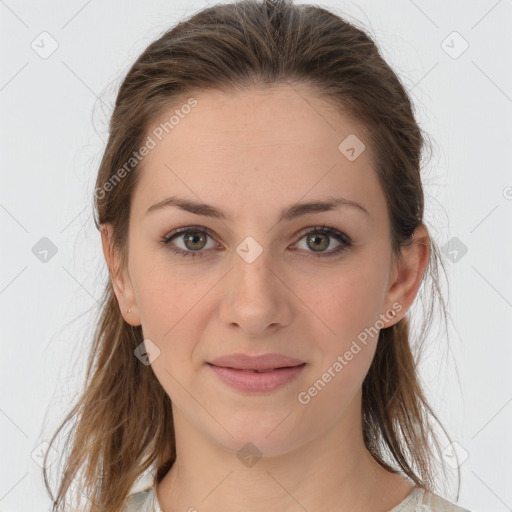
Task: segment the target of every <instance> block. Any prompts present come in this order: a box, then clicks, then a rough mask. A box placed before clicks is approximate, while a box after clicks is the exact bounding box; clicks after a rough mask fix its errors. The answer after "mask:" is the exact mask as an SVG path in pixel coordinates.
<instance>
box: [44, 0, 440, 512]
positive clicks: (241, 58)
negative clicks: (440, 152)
mask: <svg viewBox="0 0 512 512" xmlns="http://www.w3.org/2000/svg"><path fill="white" fill-rule="evenodd" d="M282 83H287V84H289V85H292V86H293V84H307V85H309V86H312V87H313V90H315V91H317V92H318V93H319V95H320V96H321V97H323V98H325V99H326V100H328V101H330V102H332V103H333V104H334V105H336V106H337V107H338V108H339V109H340V110H343V112H346V113H348V114H350V115H351V116H353V118H354V119H357V120H359V121H360V122H361V123H362V124H363V126H364V127H365V128H366V129H367V133H368V137H369V139H368V142H369V144H370V147H371V149H372V153H373V154H374V155H375V172H376V173H377V175H378V178H379V180H380V183H381V186H382V189H383V191H384V194H385V197H386V202H387V206H388V212H389V223H390V228H391V244H392V248H393V254H394V255H395V256H397V257H400V249H401V247H403V246H405V245H407V244H410V243H411V242H412V236H413V233H414V231H415V229H416V228H417V227H418V226H420V225H422V224H424V221H423V210H424V195H423V189H422V183H421V179H420V157H421V153H422V148H423V146H424V143H425V142H426V137H425V136H424V134H423V132H422V130H421V129H420V127H419V126H418V124H417V122H416V120H415V117H414V114H413V109H412V105H411V101H410V99H409V97H408V94H407V92H406V90H405V88H404V86H403V85H402V83H401V81H400V79H399V78H398V77H397V75H396V74H395V73H394V72H393V71H392V69H391V68H390V67H389V65H388V64H387V63H386V62H385V61H384V59H383V58H382V56H381V55H380V53H379V50H378V48H377V46H376V44H375V43H374V42H373V40H372V38H371V37H369V36H368V35H367V34H366V33H365V31H364V30H363V29H359V28H357V27H356V26H355V25H354V24H352V23H348V22H347V21H345V20H344V19H343V18H342V17H340V16H339V15H336V14H334V13H332V12H329V11H328V10H326V9H324V8H322V7H319V6H313V5H294V4H293V3H292V2H291V1H290V0H269V1H264V2H262V1H256V0H242V1H239V2H235V3H231V4H224V5H215V6H212V7H208V8H206V9H203V10H201V11H199V12H197V13H196V14H194V15H192V16H190V17H189V18H188V19H186V20H185V21H182V22H180V23H178V24H177V25H176V26H174V27H173V28H172V29H170V30H168V31H166V32H165V33H164V34H163V35H162V36H161V37H160V38H159V39H157V40H156V41H154V42H153V43H151V44H150V45H149V46H148V47H147V48H146V49H145V51H144V52H143V53H142V54H141V55H140V56H139V58H138V59H137V60H136V62H135V63H134V64H133V66H132V67H131V68H130V70H129V72H128V73H127V75H126V77H125V79H124V81H123V82H122V84H121V86H120V89H119V92H118V95H117V99H116V103H115V108H114V110H113V113H112V116H111V120H110V126H109V138H108V142H107V144H106V148H105V151H104V154H103V158H102V160H101V163H100V166H99V171H98V176H97V181H96V193H95V197H94V201H95V204H94V207H95V214H96V218H95V224H96V227H97V228H98V229H101V228H102V225H104V224H105V223H111V224H112V228H113V231H112V236H113V246H114V247H115V249H116V250H117V251H118V252H119V255H120V257H121V260H120V261H121V264H120V266H119V268H122V266H123V265H124V264H125V263H126V261H127V253H126V251H127V243H126V242H127V233H128V220H129V216H130V215H129V214H130V204H131V199H132V195H133V190H134V187H135V185H136V183H137V179H138V176H139V175H140V165H134V166H133V169H131V170H130V172H127V173H123V177H122V179H118V178H119V169H121V168H123V166H125V164H126V162H128V161H129V160H130V158H131V157H132V155H133V154H134V152H136V151H137V150H138V149H139V148H140V147H141V146H142V145H143V143H144V141H145V139H146V137H147V134H148V130H149V127H150V126H151V123H153V122H154V121H155V119H156V118H157V117H158V116H159V115H160V114H161V113H162V112H163V111H164V110H167V109H168V108H169V106H171V105H178V104H179V103H180V102H183V101H185V99H186V98H187V97H190V96H191V95H192V94H193V93H194V92H197V93H199V92H201V91H202V90H208V89H210V90H218V91H224V92H227V93H236V92H240V91H243V90H245V89H248V88H251V87H256V86H258V87H261V86H263V87H266V86H268V87H271V86H272V85H276V84H282ZM340 142H341V141H340ZM116 173H117V179H116V180H114V178H116ZM113 180H114V181H113ZM107 182H110V183H111V185H113V186H110V187H106V186H105V184H106V183H107ZM429 245H430V247H429V249H430V257H429V263H428V266H427V269H426V272H425V274H424V278H423V282H422V287H425V286H426V285H425V276H426V277H428V278H430V279H431V286H430V287H429V288H428V289H427V290H428V291H429V297H430V300H429V301H427V303H426V304H427V305H426V307H425V312H426V314H425V320H424V326H423V328H422V332H426V327H428V325H429V324H430V323H431V322H432V319H433V311H434V299H435V298H436V297H437V298H438V299H441V303H442V308H441V309H442V310H443V311H444V307H445V306H444V302H443V301H442V297H441V295H440V293H439V292H440V290H439V272H438V269H439V264H438V263H439V262H440V261H441V260H440V257H439V251H438V249H437V248H436V245H435V243H434V242H433V241H432V240H430V242H429ZM441 266H442V261H441ZM110 277H112V276H110ZM408 322H409V318H408V317H405V318H403V319H402V320H400V321H399V322H398V323H396V324H395V325H393V326H391V327H389V328H385V329H382V330H381V331H380V334H379V340H378V344H377V348H376V353H375V356H374V359H373V361H372V364H371V367H370V369H369V371H368V374H367V376H366V378H365V380H364V382H363V389H362V393H363V403H362V406H363V418H362V420H363V421H362V424H363V435H364V442H365V445H366V447H367V449H368V450H369V452H370V453H371V454H372V456H373V457H374V458H375V460H376V461H378V462H379V463H380V464H381V465H382V466H383V467H385V468H386V469H387V470H389V471H392V472H397V471H401V472H403V473H404V474H405V475H407V476H408V477H410V478H411V479H412V480H413V481H414V482H415V483H416V484H417V485H419V486H422V487H424V488H426V489H429V490H433V491H434V490H435V487H434V484H435V482H434V480H435V479H434V477H435V470H434V465H435V464H434V463H435V460H436V459H435V454H434V452H433V447H432V446H431V444H430V443H431V442H432V440H433V441H434V444H436V448H437V449H439V444H438V443H437V441H436V436H435V435H434V432H433V428H432V425H433V424H432V420H435V421H436V422H437V423H438V424H439V425H440V423H439V422H438V421H437V418H436V416H435V414H434V412H433V411H432V409H431V407H430V406H429V404H428V402H427V400H426V398H425V395H424V393H423V391H422V387H421V385H420V381H419V375H418V370H417V361H415V359H414V357H413V354H412V351H411V346H410V343H409V341H410V340H409V337H410V336H409V331H410V328H409V324H408ZM142 340H143V334H142V329H141V327H140V326H137V327H133V326H131V325H129V324H128V323H127V322H125V321H124V319H123V316H122V315H121V312H120V309H119V304H118V302H117V299H116V296H115V294H114V290H113V287H112V281H111V279H108V280H107V282H106V283H105V290H104V295H103V299H102V304H101V309H100V311H99V316H98V323H97V326H96V330H95V333H94V343H93V345H92V347H91V352H90V355H89V358H88V366H87V374H86V382H85V387H84V391H83V393H82V394H81V396H80V397H79V399H78V400H77V402H76V405H74V407H73V408H72V410H71V411H70V412H69V414H68V415H67V417H66V418H65V419H64V421H63V422H62V423H61V425H60V427H59V428H58V430H57V431H56V432H55V434H54V436H53V438H52V440H51V443H50V444H52V443H53V441H54V440H55V438H56V436H57V435H58V434H59V432H60V431H61V430H62V428H63V427H64V426H65V425H66V424H67V423H68V422H70V421H71V420H73V419H75V420H76V430H75V432H74V435H73V436H69V438H68V443H71V449H70V450H69V453H68V455H67V458H66V464H65V467H64V471H63V475H62V478H61V480H60V487H59V489H58V494H57V496H56V497H53V494H52V493H51V491H50V487H49V485H48V479H47V474H46V469H45V470H44V479H45V484H46V487H47V489H48V492H50V495H51V496H52V500H53V510H54V511H57V510H62V509H63V506H64V503H65V499H66V496H67V494H66V493H67V492H68V488H69V485H70V483H71V482H72V481H73V480H74V479H76V478H77V476H78V475H79V474H80V472H81V471H82V470H83V475H82V477H83V485H82V486H81V488H82V491H83V492H84V493H85V494H87V495H88V497H89V498H90V499H91V500H92V501H91V508H90V510H91V511H92V510H100V511H114V512H116V511H119V510H122V508H123V504H124V503H125V499H126V497H127V495H128V492H129V490H130V488H131V487H132V485H133V484H134V482H135V481H136V480H137V477H138V476H139V475H141V474H142V473H143V472H144V471H146V470H148V468H150V467H151V466H153V465H154V467H155V468H156V480H157V482H160V481H161V480H162V478H163V477H164V476H165V474H166V473H167V471H168V470H169V469H170V468H171V466H172V464H173V462H174V461H175V458H176V450H175V438H174V427H173V416H172V409H171V400H170V398H169V396H168V395H167V394H166V393H165V391H164V389H163V388H162V386H161V385H160V383H159V381H158V380H157V378H156V377H155V374H154V373H153V371H152V368H151V366H147V365H144V364H141V362H140V361H139V359H137V358H136V357H135V356H134V350H135V348H136V347H137V346H138V345H140V343H141V342H142ZM417 341H418V342H419V340H417ZM443 431H444V429H443ZM444 432H445V431H444ZM445 433H446V432H445ZM438 451H439V450H438ZM92 502H94V505H93V503H92Z"/></svg>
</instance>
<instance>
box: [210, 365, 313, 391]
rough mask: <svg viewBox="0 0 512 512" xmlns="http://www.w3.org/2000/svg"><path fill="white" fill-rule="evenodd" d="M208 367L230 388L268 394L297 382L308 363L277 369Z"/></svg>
mask: <svg viewBox="0 0 512 512" xmlns="http://www.w3.org/2000/svg"><path fill="white" fill-rule="evenodd" d="M208 366H209V367H210V368H211V369H212V370H213V372H214V373H215V374H216V375H217V377H219V378H220V381H221V382H223V383H224V384H227V385H228V386H229V387H230V388H233V389H236V390H238V391H243V392H246V393H268V392H271V391H275V390H277V389H279V388H281V387H283V386H285V385H286V384H288V383H290V382H292V381H293V380H295V379H296V378H297V377H298V376H299V375H300V374H301V373H302V372H303V370H304V368H305V366H306V363H301V364H298V365H295V366H283V367H277V368H232V367H229V366H217V365H214V364H212V363H208Z"/></svg>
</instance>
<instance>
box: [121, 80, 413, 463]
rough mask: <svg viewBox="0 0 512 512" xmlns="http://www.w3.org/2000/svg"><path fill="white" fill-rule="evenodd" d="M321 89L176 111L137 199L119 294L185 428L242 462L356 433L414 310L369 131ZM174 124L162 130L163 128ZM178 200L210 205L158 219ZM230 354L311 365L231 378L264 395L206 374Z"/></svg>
mask: <svg viewBox="0 0 512 512" xmlns="http://www.w3.org/2000/svg"><path fill="white" fill-rule="evenodd" d="M311 91H312V90H311V89H307V88H306V87H304V86H302V87H299V86H294V87H293V88H292V87H290V86H288V85H286V86H285V85H282V86H274V87H273V88H271V89H267V90H263V89H261V90H258V89H251V90H247V91H245V92H243V93H240V94H238V95H236V96H235V95H226V94H223V93H221V92H217V91H208V92H202V93H200V94H197V95H194V98H195V100H196V101H197V104H195V106H193V107H191V108H187V107H184V108H180V107H181V105H176V106H173V107H172V108H170V109H169V110H168V111H166V112H165V113H164V114H163V115H161V116H160V117H159V118H158V119H157V120H155V122H154V125H153V126H152V129H151V130H150V131H149V132H148V134H147V135H148V136H149V137H151V139H152V140H153V142H154V143H155V144H152V143H148V147H149V146H153V145H154V146H155V147H152V148H151V149H149V152H148V154H147V156H145V157H144V159H143V162H142V164H143V168H142V169H141V170H140V172H141V173H142V174H141V176H140V178H141V179H140V182H139V183H138V185H137V188H136V189H135V192H134V196H133V198H132V207H131V212H130V223H129V225H130V227H129V242H128V258H129V260H128V264H127V267H126V268H125V269H124V271H123V273H122V275H121V277H119V281H117V284H118V287H116V294H117V296H118V299H119V302H120V305H121V308H122V310H123V315H124V316H125V319H126V321H128V322H129V323H131V324H133V325H139V324H141V325H142V330H143V333H144V338H145V339H146V342H145V343H146V348H147V349H148V351H149V352H150V354H151V355H150V357H151V358H153V357H155V358H154V360H153V361H152V363H151V364H152V369H153V371H154V373H155V375H156V377H157V378H158V380H159V381H160V383H161V385H162V386H163V388H164V389H165V391H166V392H167V394H168V395H169V397H170V398H171V400H172V403H173V411H174V414H175V419H177V418H180V421H182V422H186V423H187V424H189V425H190V426H191V427H192V428H195V429H197V431H200V432H201V433H202V434H204V436H206V437H207V438H209V439H210V440H212V441H214V442H215V443H217V444H218V445H220V446H222V447H224V448H227V449H229V450H233V451H236V450H239V449H240V448H241V447H242V446H244V445H245V444H246V443H248V442H250V443H252V444H253V445H255V446H256V447H257V448H258V449H259V450H260V451H261V452H263V453H265V454H268V455H271V454H280V453H284V452H287V451H289V450H291V449H293V448H295V447H298V446H300V445H304V444H305V443H307V442H308V441H311V440H312V439H314V438H316V437H318V436H321V435H322V433H324V432H325V431H327V430H329V429H332V428H333V427H336V426H337V425H339V424H341V423H343V422H345V424H346V425H348V424H352V425H356V426H357V425H359V423H358V421H359V418H360V412H359V411H360V409H359V407H360V391H361V385H362V382H363V379H364V377H365V375H366V373H367V371H368V368H369V365H370V363H371V360H372V357H373V355H374V352H375V348H376V342H377V338H378V336H377V335H376V332H377V331H378V329H380V328H382V327H385V326H389V325H392V324H393V323H396V322H397V321H398V320H399V319H400V318H401V317H403V315H404V314H405V311H406V309H407V308H408V305H409V304H402V303H401V302H400V301H399V300H398V299H400V295H399V293H398V291H396V290H397V286H398V285H397V286H393V284H394V279H395V265H394V261H393V259H392V251H391V241H390V230H389V224H388V214H387V207H386V202H385V198H384V194H383V191H382V189H381V187H380V184H379V182H378V179H377V175H376V173H375V171H374V167H373V162H372V156H371V148H370V147H369V144H368V141H367V138H366V136H365V132H364V129H363V127H362V126H361V125H360V124H359V123H355V122H354V121H353V120H351V119H349V118H347V117H343V116H342V115H341V114H339V113H338V112H337V111H335V110H334V108H332V107H329V106H328V104H327V103H325V102H323V101H322V100H320V99H318V98H315V97H314V95H313V94H311ZM189 104H191V103H189ZM176 110H178V114H179V115H178V114H176V112H175V111H176ZM185 112H186V113H185ZM173 114H174V115H175V117H174V118H173V121H172V126H173V127H172V128H169V126H170V125H169V124H168V125H167V131H168V134H166V132H165V130H162V125H161V124H160V123H165V122H169V119H170V118H171V116H172V115H173ZM177 120H178V121H177ZM159 127H160V128H159ZM162 133H163V135H164V136H162ZM155 134H157V135H158V136H157V135H155ZM347 137H348V139H347ZM160 139H161V140H160ZM147 140H149V139H147ZM340 144H341V146H340ZM363 144H364V145H365V147H364V146H363ZM137 172H139V171H137ZM171 197H173V198H175V199H176V201H177V200H178V199H177V198H179V201H182V202H184V203H185V202H186V203H188V204H190V205H191V204H192V203H201V204H202V205H203V207H202V209H201V211H198V212H196V213H193V212H191V211H188V209H186V208H180V207H178V206H176V205H170V204H168V205H167V206H161V207H155V205H159V204H162V202H164V201H166V200H167V199H168V198H171ZM331 201H334V202H335V201H339V202H338V203H337V204H336V205H335V206H333V207H330V208H328V207H320V206H316V207H313V206H311V207H310V208H298V207H297V206H296V205H297V204H303V203H316V202H318V203H323V202H331ZM205 205H209V206H208V207H206V206H205ZM212 212H215V215H213V214H212ZM217 212H220V213H217ZM283 212H284V213H283ZM221 215H222V218H221ZM322 226H325V227H326V228H328V229H329V230H331V231H330V232H324V233H322V232H321V231H318V228H319V227H322ZM183 228H189V229H190V231H189V233H188V234H187V233H186V232H183V231H182V232H181V233H179V234H174V231H175V230H178V229H183ZM308 232H309V233H311V234H310V235H309V236H308ZM337 235H339V236H338V239H337V238H336V236H337ZM165 238H167V239H168V240H169V239H171V238H172V240H169V241H168V242H167V244H165V243H163V242H162V240H163V239H165ZM172 248H174V249H176V250H178V251H182V253H183V254H176V253H173V252H171V249H172ZM338 249H341V251H338ZM397 300H398V302H397ZM128 308H130V309H131V312H130V313H127V312H126V310H127V309H128ZM400 311H401V312H400ZM148 340H151V342H150V343H149V342H148ZM141 341H142V340H141ZM155 346H156V347H157V349H158V350H155V348H154V347H155ZM231 354H246V355H264V354H279V355H282V356H286V357H289V358H294V359H295V360H298V361H296V362H295V364H297V365H298V363H305V365H304V364H303V365H302V366H301V367H300V368H299V369H297V370H291V371H290V369H288V370H284V371H283V370H277V371H275V372H272V375H268V376H265V375H264V374H255V373H254V372H242V370H226V373H227V374H229V375H231V376H232V377H233V378H235V379H237V378H239V379H245V378H246V379H248V380H249V384H247V385H249V386H250V385H254V386H255V388H253V389H252V390H248V389H241V388H239V387H238V388H237V387H234V386H233V385H231V384H229V383H227V382H226V381H225V380H224V378H222V377H221V375H220V373H218V372H217V371H215V370H214V368H213V367H212V366H211V364H209V363H211V362H212V361H213V360H215V359H216V358H220V357H223V356H228V355H231ZM141 364H143V363H142V362H141ZM269 365H272V363H269ZM269 365H267V366H269ZM219 366H222V365H219ZM227 366H229V365H227ZM274 366H277V363H275V365H274ZM220 371H222V370H220ZM242 373H244V375H245V377H243V376H242ZM284 375H287V377H284ZM291 377H293V378H291ZM256 379H259V380H256ZM265 379H266V380H265ZM274 379H275V380H274ZM251 383H252V384H251ZM265 383H267V385H268V386H269V387H268V388H265V387H264V386H265ZM269 383H270V384H269ZM279 383H280V384H279ZM315 383H316V384H315ZM258 386H259V387H258ZM181 435H186V432H182V434H181Z"/></svg>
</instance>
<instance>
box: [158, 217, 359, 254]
mask: <svg viewBox="0 0 512 512" xmlns="http://www.w3.org/2000/svg"><path fill="white" fill-rule="evenodd" d="M189 232H194V233H196V232H201V233H206V234H207V235H208V236H210V237H211V238H213V236H212V235H211V234H210V230H209V229H207V228H203V227H201V226H187V227H185V228H179V229H176V230H174V231H172V232H171V233H170V234H169V235H167V236H165V237H164V238H162V240H161V243H162V245H164V246H165V248H166V249H167V250H168V251H170V252H171V253H172V254H175V255H178V256H183V257H191V258H195V257H198V256H199V257H203V252H204V251H205V250H204V249H202V250H200V251H184V250H182V249H177V248H176V247H173V246H171V245H170V242H171V240H172V239H174V238H176V237H177V235H178V234H179V235H183V234H187V233H189ZM313 233H321V234H323V235H329V236H331V237H333V238H334V239H336V240H337V241H338V242H340V244H341V245H340V246H339V247H337V248H336V249H333V250H331V251H329V252H325V253H318V254H315V253H314V252H310V251H308V252H310V254H309V255H307V256H305V257H306V258H328V257H333V256H336V255H338V254H340V253H342V252H343V251H345V250H346V249H348V248H349V247H350V246H351V245H352V241H351V239H350V238H349V237H348V236H347V235H345V233H342V232H341V231H338V230H337V229H333V228H328V227H326V226H325V225H324V226H315V227H313V228H311V229H310V230H308V231H306V232H303V233H301V236H300V238H299V239H298V240H297V242H299V241H300V240H302V239H303V238H304V237H305V236H307V235H310V234H313ZM297 242H295V243H297Z"/></svg>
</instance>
